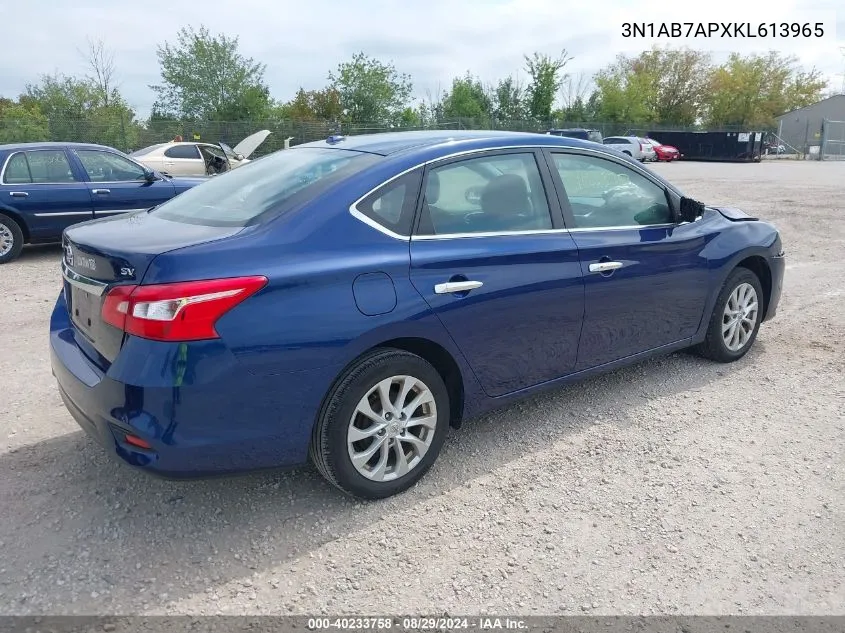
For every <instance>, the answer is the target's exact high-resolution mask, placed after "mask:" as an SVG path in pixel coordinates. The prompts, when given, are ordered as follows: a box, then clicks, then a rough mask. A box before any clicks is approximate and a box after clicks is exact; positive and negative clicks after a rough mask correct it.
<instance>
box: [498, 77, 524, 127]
mask: <svg viewBox="0 0 845 633" xmlns="http://www.w3.org/2000/svg"><path fill="white" fill-rule="evenodd" d="M525 114H526V112H525V89H524V88H523V87H522V84H520V83H519V81H518V80H516V79H514V78H513V77H512V76H510V75H508V76H507V77H505V78H504V79H500V80H499V83H497V84H496V88H495V89H494V91H493V115H494V116H495V117H496V118H497V119H498V120H500V121H520V120H522V119H524V118H525Z"/></svg>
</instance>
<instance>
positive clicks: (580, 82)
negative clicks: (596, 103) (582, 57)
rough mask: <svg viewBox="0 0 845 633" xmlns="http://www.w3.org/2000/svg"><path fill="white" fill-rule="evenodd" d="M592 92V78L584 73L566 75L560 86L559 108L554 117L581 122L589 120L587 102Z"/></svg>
mask: <svg viewBox="0 0 845 633" xmlns="http://www.w3.org/2000/svg"><path fill="white" fill-rule="evenodd" d="M592 93H593V89H592V80H591V78H590V77H589V75H586V74H585V73H578V74H577V75H575V76H572V75H569V76H567V77H566V78H565V79H564V80H563V82H562V84H561V88H560V96H561V105H562V106H563V107H562V108H561V109H560V110H558V111H556V112H555V113H554V118H555V119H557V120H561V121H572V122H576V121H577V122H581V121H589V120H590V117H589V116H588V113H587V102H588V101H589V99H590V96H591V95H592Z"/></svg>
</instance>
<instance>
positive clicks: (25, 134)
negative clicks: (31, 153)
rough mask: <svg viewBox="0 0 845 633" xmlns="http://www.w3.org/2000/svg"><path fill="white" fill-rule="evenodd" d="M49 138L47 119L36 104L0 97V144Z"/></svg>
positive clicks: (24, 100)
mask: <svg viewBox="0 0 845 633" xmlns="http://www.w3.org/2000/svg"><path fill="white" fill-rule="evenodd" d="M49 138H50V127H49V124H48V121H47V117H46V116H44V114H43V113H42V112H41V110H40V108H39V107H38V104H37V103H34V102H32V101H28V100H26V99H23V100H18V102H14V101H12V100H11V99H3V98H2V97H0V143H27V142H32V141H46V140H48V139H49Z"/></svg>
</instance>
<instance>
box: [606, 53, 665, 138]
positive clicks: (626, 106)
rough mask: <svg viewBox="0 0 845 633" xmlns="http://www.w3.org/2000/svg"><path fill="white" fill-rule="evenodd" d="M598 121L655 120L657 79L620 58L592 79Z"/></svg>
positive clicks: (636, 121) (630, 121)
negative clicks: (595, 95)
mask: <svg viewBox="0 0 845 633" xmlns="http://www.w3.org/2000/svg"><path fill="white" fill-rule="evenodd" d="M595 82H596V93H597V97H596V104H597V107H598V117H599V119H601V120H602V121H608V122H616V123H625V124H631V123H633V124H636V123H648V122H654V121H656V120H657V119H658V116H657V102H658V94H659V77H658V76H657V75H655V74H653V72H652V69H650V68H649V69H647V70H646V69H645V68H644V67H641V66H638V65H637V64H636V63H635V62H634V60H632V59H631V58H628V57H626V56H625V55H621V54H620V55H619V56H617V58H616V61H615V62H614V63H612V64H610V65H609V66H608V67H606V68H604V69H602V70H600V71H599V72H598V73H596V76H595Z"/></svg>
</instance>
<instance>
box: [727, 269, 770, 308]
mask: <svg viewBox="0 0 845 633" xmlns="http://www.w3.org/2000/svg"><path fill="white" fill-rule="evenodd" d="M737 268H745V269H747V270H750V271H751V272H752V273H754V274H755V275H757V279H759V280H760V285H761V286H762V287H763V309H762V314H763V316H762V318H761V319H760V320H761V321H765V320H766V314H767V313H768V311H769V303H770V302H771V298H772V269H771V268H770V266H769V262H768V261H766V258H765V257H763V256H762V255H750V256H748V257H746V258H745V259H743V260H741V261H739V262H737V264H736V266H734V267H733V269H732V270H735V269H737Z"/></svg>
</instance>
